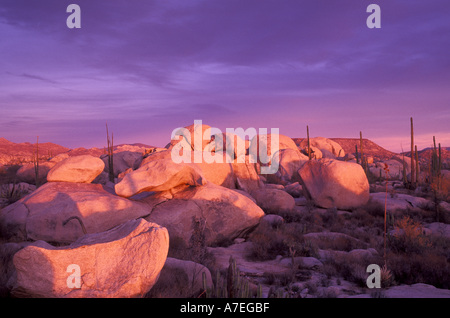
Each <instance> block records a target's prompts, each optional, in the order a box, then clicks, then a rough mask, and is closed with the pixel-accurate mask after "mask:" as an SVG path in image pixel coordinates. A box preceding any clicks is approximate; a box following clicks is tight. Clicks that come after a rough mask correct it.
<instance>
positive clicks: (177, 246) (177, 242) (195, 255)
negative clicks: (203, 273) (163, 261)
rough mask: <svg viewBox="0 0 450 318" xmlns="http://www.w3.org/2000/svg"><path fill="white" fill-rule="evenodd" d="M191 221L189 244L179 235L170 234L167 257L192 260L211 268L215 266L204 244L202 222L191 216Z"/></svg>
mask: <svg viewBox="0 0 450 318" xmlns="http://www.w3.org/2000/svg"><path fill="white" fill-rule="evenodd" d="M192 222H193V227H194V231H193V234H192V236H191V239H190V241H189V244H186V242H185V241H184V240H183V239H182V238H180V237H177V236H171V237H170V244H169V252H168V257H173V258H177V259H181V260H187V261H193V262H195V263H199V264H202V265H204V266H205V267H207V268H208V269H210V270H212V269H214V268H215V258H214V255H213V254H212V253H211V252H209V251H208V248H207V246H206V241H205V235H204V231H203V229H204V227H203V226H202V224H203V223H202V221H201V220H199V219H197V218H193V220H192Z"/></svg>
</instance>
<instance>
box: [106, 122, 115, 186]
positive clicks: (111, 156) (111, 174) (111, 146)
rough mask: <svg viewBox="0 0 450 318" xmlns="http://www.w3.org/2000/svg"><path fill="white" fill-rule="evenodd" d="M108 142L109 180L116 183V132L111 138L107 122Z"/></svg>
mask: <svg viewBox="0 0 450 318" xmlns="http://www.w3.org/2000/svg"><path fill="white" fill-rule="evenodd" d="M106 142H107V144H108V149H107V150H108V170H109V181H111V182H112V183H114V133H113V134H112V136H111V139H109V131H108V123H106Z"/></svg>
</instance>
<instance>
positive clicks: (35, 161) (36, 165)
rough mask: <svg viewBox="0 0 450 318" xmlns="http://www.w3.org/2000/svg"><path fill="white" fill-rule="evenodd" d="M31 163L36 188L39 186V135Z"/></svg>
mask: <svg viewBox="0 0 450 318" xmlns="http://www.w3.org/2000/svg"><path fill="white" fill-rule="evenodd" d="M33 165H34V178H35V183H36V188H39V181H40V180H39V136H37V139H36V153H35V154H34V155H33Z"/></svg>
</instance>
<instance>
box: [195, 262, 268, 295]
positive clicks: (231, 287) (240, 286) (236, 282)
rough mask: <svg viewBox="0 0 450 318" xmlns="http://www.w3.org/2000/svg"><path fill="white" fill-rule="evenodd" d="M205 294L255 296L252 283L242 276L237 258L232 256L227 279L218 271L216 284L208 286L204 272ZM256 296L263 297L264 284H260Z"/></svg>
mask: <svg viewBox="0 0 450 318" xmlns="http://www.w3.org/2000/svg"><path fill="white" fill-rule="evenodd" d="M202 275H203V277H202V280H203V289H204V292H203V294H204V295H205V297H206V298H250V297H253V296H254V295H253V296H252V293H251V291H250V283H249V281H248V280H247V279H245V278H243V277H241V273H240V271H239V268H238V267H237V266H236V260H235V259H234V258H233V257H232V256H231V257H230V259H229V266H228V270H227V277H226V279H224V278H222V277H221V275H220V272H219V271H217V272H216V282H215V286H212V287H208V286H207V281H206V274H205V273H203V274H202ZM256 297H258V298H261V297H262V286H261V285H260V284H259V285H258V287H257V290H256Z"/></svg>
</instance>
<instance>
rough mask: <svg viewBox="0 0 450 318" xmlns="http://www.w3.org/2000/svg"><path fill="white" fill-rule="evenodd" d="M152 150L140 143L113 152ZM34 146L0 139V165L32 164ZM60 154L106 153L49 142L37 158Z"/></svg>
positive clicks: (99, 149) (40, 145)
mask: <svg viewBox="0 0 450 318" xmlns="http://www.w3.org/2000/svg"><path fill="white" fill-rule="evenodd" d="M149 148H154V147H152V146H149V145H145V144H142V143H134V144H120V145H115V146H114V152H119V151H138V152H144V151H145V149H149ZM36 149H37V148H36V144H35V143H34V144H32V143H29V142H24V143H14V142H11V141H9V140H7V139H5V138H3V137H1V138H0V164H2V165H13V164H19V165H22V164H25V163H29V162H32V160H33V159H32V158H33V155H34V154H35V153H36ZM61 153H67V154H68V155H69V156H79V155H87V154H89V155H91V156H96V157H99V156H101V155H102V154H105V153H106V150H105V148H95V147H94V148H89V149H86V148H83V147H80V148H75V149H70V148H66V147H63V146H60V145H57V144H54V143H51V142H45V143H39V158H40V159H41V160H47V159H49V158H52V157H54V156H56V155H59V154H61Z"/></svg>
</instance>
